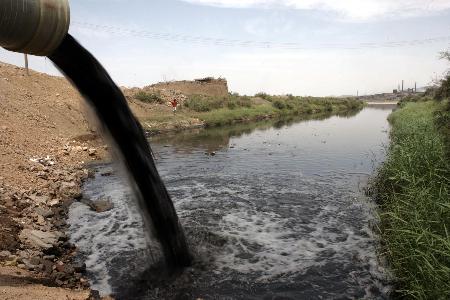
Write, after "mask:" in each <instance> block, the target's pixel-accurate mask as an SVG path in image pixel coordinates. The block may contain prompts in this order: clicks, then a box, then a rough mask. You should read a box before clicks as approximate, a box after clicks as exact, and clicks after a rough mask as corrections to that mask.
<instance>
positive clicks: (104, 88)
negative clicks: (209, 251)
mask: <svg viewBox="0 0 450 300" xmlns="http://www.w3.org/2000/svg"><path fill="white" fill-rule="evenodd" d="M49 58H50V59H51V60H52V61H53V62H54V63H55V64H56V65H57V66H58V67H59V68H60V69H61V70H62V71H63V72H64V74H65V75H66V76H67V77H68V78H69V79H70V80H71V81H72V83H73V84H74V85H75V86H76V87H77V88H78V90H79V91H80V92H81V94H82V95H83V96H84V97H85V98H86V100H87V101H88V102H89V104H90V105H91V106H92V107H93V108H94V110H95V112H96V114H97V117H98V119H99V120H100V122H101V123H102V124H103V126H104V128H105V129H106V131H107V132H108V133H109V135H110V137H111V138H112V141H113V142H114V143H115V148H116V149H118V151H119V154H120V155H121V156H122V159H123V161H124V164H125V166H126V168H127V170H128V172H129V174H130V177H131V180H132V181H133V182H134V183H135V186H136V188H135V191H136V192H135V193H136V196H137V197H136V198H137V199H139V202H140V207H141V208H142V209H143V215H144V216H145V217H149V218H150V222H151V225H152V228H153V229H154V233H155V235H156V238H157V239H158V240H159V242H160V243H161V246H162V251H163V254H164V257H165V261H166V264H167V266H168V267H169V268H170V269H171V270H178V269H181V268H183V267H186V266H188V265H189V264H190V263H191V256H190V254H189V250H188V246H187V243H186V239H185V236H184V233H183V229H182V227H181V225H180V222H179V220H178V217H177V214H176V211H175V208H174V206H173V203H172V200H171V199H170V196H169V194H168V193H167V190H166V188H165V186H164V183H163V182H162V180H161V178H160V176H159V174H158V171H157V170H156V167H155V163H154V161H153V157H152V150H151V148H150V145H149V144H148V141H147V140H146V138H145V135H144V132H143V130H142V127H141V126H140V124H139V122H138V121H137V120H136V118H135V117H134V116H133V114H132V112H131V110H130V108H129V107H128V105H127V101H126V99H125V97H124V96H123V94H122V92H121V91H120V89H119V88H118V87H117V86H116V84H115V83H114V82H113V80H112V79H111V77H110V76H109V75H108V73H107V72H106V70H105V69H104V68H103V67H102V66H101V65H100V63H99V62H98V61H97V60H96V59H95V58H94V57H93V56H92V54H90V53H89V52H88V51H87V50H86V49H85V48H84V47H83V46H81V45H80V44H79V43H78V42H77V41H76V40H75V39H74V38H73V37H72V36H71V35H69V34H68V35H67V36H66V37H65V39H64V40H63V42H62V43H61V45H60V46H59V47H58V49H56V50H55V52H54V53H53V54H52V55H51V56H49Z"/></svg>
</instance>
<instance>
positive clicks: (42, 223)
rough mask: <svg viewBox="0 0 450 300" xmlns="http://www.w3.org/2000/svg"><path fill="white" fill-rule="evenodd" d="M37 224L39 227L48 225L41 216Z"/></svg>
mask: <svg viewBox="0 0 450 300" xmlns="http://www.w3.org/2000/svg"><path fill="white" fill-rule="evenodd" d="M36 223H37V224H38V225H41V226H44V225H46V224H47V223H46V222H45V219H44V217H43V216H41V215H37V220H36Z"/></svg>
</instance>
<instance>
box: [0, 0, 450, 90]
mask: <svg viewBox="0 0 450 300" xmlns="http://www.w3.org/2000/svg"><path fill="white" fill-rule="evenodd" d="M70 5H71V27H70V33H71V34H72V35H73V36H74V37H75V38H76V39H77V40H78V41H80V42H81V43H82V44H83V45H84V46H85V47H86V48H87V49H89V50H90V51H91V52H92V53H93V54H94V55H95V56H96V57H97V58H98V60H99V61H100V62H101V63H102V64H104V66H105V67H106V69H107V70H108V71H109V72H110V74H111V76H112V78H113V79H114V80H115V81H116V83H117V84H119V85H121V86H128V87H131V86H145V85H149V84H152V83H156V82H160V81H169V80H184V79H186V80H191V79H195V78H202V77H207V76H214V77H224V78H226V79H227V80H228V85H229V89H230V91H233V92H238V93H240V94H247V95H253V94H255V93H258V92H266V93H270V94H294V95H311V96H329V95H335V96H339V95H356V93H357V92H358V93H359V94H360V95H364V94H372V93H379V92H391V91H392V90H393V89H395V88H397V86H398V84H399V83H401V80H404V82H405V88H407V87H413V86H414V83H415V82H417V86H418V87H421V86H426V85H429V84H430V83H431V82H432V80H433V79H435V78H439V77H440V76H442V74H443V73H444V72H445V71H446V69H447V68H448V67H449V64H447V63H446V62H445V61H443V60H439V52H440V51H443V50H448V49H450V0H434V1H433V0H430V1H427V0H395V1H392V0H339V1H338V0H151V1H149V0H71V1H70ZM0 61H4V62H7V63H12V64H16V65H21V66H22V65H23V55H21V54H18V53H13V52H8V51H6V50H4V49H0ZM30 68H32V69H35V70H38V71H42V72H46V73H49V74H55V75H56V74H59V73H58V71H57V70H56V69H55V68H54V67H53V65H52V64H51V62H50V61H49V60H48V59H46V58H42V57H30Z"/></svg>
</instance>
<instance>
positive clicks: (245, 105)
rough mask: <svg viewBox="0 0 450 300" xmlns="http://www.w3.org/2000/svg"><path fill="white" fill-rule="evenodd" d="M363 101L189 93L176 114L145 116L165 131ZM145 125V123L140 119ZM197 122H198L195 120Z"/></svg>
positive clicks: (347, 107) (344, 108)
mask: <svg viewBox="0 0 450 300" xmlns="http://www.w3.org/2000/svg"><path fill="white" fill-rule="evenodd" d="M363 106H364V104H363V102H361V101H358V100H356V99H352V98H349V99H341V98H314V97H295V96H269V95H266V94H259V95H255V96H254V97H249V96H239V95H237V94H230V95H229V96H227V97H208V96H190V97H189V98H188V99H187V100H186V101H185V102H184V103H183V105H181V107H179V109H178V111H177V114H176V115H173V114H171V113H169V112H168V111H167V112H166V113H162V112H161V111H160V112H159V114H158V115H156V114H155V116H154V117H152V118H149V119H146V120H144V121H146V122H147V123H151V124H152V129H153V130H154V131H158V130H164V128H167V127H168V126H171V125H172V127H173V128H174V129H181V128H182V127H189V126H190V124H194V123H195V122H194V123H192V122H190V121H189V120H198V121H199V123H201V124H202V125H203V126H205V127H213V126H223V125H230V124H235V123H242V122H252V121H259V120H264V119H273V118H282V117H287V116H302V115H304V116H311V115H315V114H323V113H327V114H337V113H345V112H349V111H357V110H360V109H361V108H362V107H363ZM143 123H144V125H145V122H143ZM195 124H197V125H198V122H197V123H195Z"/></svg>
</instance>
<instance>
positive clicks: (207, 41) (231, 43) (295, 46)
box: [72, 21, 450, 50]
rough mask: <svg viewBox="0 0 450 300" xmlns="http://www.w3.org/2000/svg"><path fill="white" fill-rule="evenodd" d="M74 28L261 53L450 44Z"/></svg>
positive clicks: (86, 25)
mask: <svg viewBox="0 0 450 300" xmlns="http://www.w3.org/2000/svg"><path fill="white" fill-rule="evenodd" d="M72 25H73V26H75V27H80V28H86V29H90V30H95V31H103V32H107V33H111V34H117V35H124V36H135V37H140V38H148V39H157V40H165V41H170V42H183V43H190V44H195V45H200V46H210V45H213V46H226V47H248V48H259V49H285V50H319V49H346V50H356V49H370V48H396V47H408V46H417V45H426V44H432V43H439V42H447V41H449V42H450V36H439V37H433V38H427V39H415V40H402V41H389V42H371V43H356V44H353V45H350V44H343V43H334V44H318V45H307V44H306V43H298V42H284V43H283V42H270V41H252V40H239V39H222V38H212V37H204V36H192V35H185V34H176V33H161V32H151V31H146V30H135V29H127V28H122V27H117V26H109V25H99V24H93V23H87V22H76V21H74V22H72Z"/></svg>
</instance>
